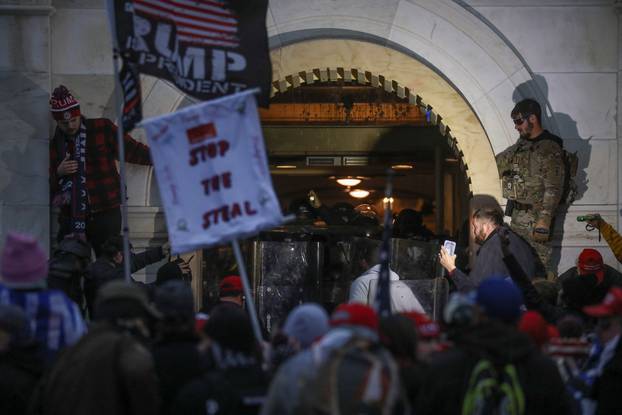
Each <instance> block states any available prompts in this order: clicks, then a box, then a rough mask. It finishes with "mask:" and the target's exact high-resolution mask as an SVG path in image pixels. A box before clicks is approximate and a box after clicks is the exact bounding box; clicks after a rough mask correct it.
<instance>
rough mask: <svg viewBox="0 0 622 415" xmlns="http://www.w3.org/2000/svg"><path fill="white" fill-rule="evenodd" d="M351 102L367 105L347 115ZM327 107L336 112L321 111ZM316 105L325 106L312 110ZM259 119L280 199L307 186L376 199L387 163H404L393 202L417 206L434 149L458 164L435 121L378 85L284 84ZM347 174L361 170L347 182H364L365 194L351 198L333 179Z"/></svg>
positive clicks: (427, 191)
mask: <svg viewBox="0 0 622 415" xmlns="http://www.w3.org/2000/svg"><path fill="white" fill-rule="evenodd" d="M318 104H323V105H322V106H320V105H318ZM326 104H332V105H333V107H327V106H326ZM357 106H358V107H357ZM357 108H358V110H359V112H364V111H366V113H359V114H358V115H357V116H358V117H359V118H358V119H357V120H356V122H352V117H349V115H351V114H352V111H353V110H354V109H357ZM395 108H397V110H393V109H395ZM404 108H408V110H409V111H404ZM412 109H416V111H412ZM331 110H332V111H333V113H334V114H332V115H331V114H328V116H327V115H326V114H327V112H330V111H331ZM292 111H294V113H293V114H292ZM296 111H297V112H298V113H296ZM314 111H322V112H323V113H322V114H320V115H321V117H317V116H314V114H313V112H314ZM327 117H328V120H327ZM330 117H333V118H330ZM292 119H293V120H296V119H297V120H298V122H292ZM262 124H263V131H264V137H265V141H266V148H267V151H268V156H269V162H270V166H271V172H272V179H273V182H274V187H275V190H276V192H277V194H278V196H279V198H280V199H281V200H282V202H283V203H284V204H285V205H287V204H288V203H290V202H291V201H292V200H294V199H300V198H304V197H306V196H307V193H308V192H309V191H310V190H314V191H316V192H317V194H318V195H319V197H320V199H321V200H322V201H323V202H324V203H326V204H327V205H332V204H334V203H337V202H348V203H351V204H353V205H357V204H360V203H369V204H372V205H381V203H382V199H383V198H384V189H385V186H386V172H387V169H388V168H390V167H392V166H395V165H400V164H406V165H408V166H410V167H411V168H410V169H405V170H396V174H395V177H394V180H393V190H394V191H393V194H394V198H395V199H396V206H395V207H396V208H398V207H399V206H398V205H402V206H401V207H416V208H417V207H418V208H419V209H421V204H422V203H424V202H425V203H428V204H429V203H431V200H433V198H434V157H435V151H436V150H435V149H436V148H439V149H440V157H441V160H442V162H443V164H444V166H445V167H444V168H445V169H447V170H448V171H454V170H457V165H456V163H455V160H454V158H455V156H454V155H453V154H451V150H450V149H449V147H448V146H447V143H446V141H445V139H444V137H443V136H442V135H441V134H440V132H439V130H438V127H437V126H435V125H430V124H427V123H426V121H425V115H424V114H421V113H420V111H419V110H418V108H417V107H416V106H414V105H409V104H408V100H407V99H404V98H399V97H398V96H397V95H396V94H395V93H389V92H386V91H385V90H383V89H382V88H375V87H371V86H365V85H344V84H343V83H342V84H335V83H330V84H329V83H325V84H321V83H319V84H318V83H315V84H312V85H304V86H300V87H299V88H293V89H289V90H288V91H286V92H284V93H280V94H276V95H275V96H274V97H273V98H272V100H271V106H270V109H269V110H267V111H266V110H263V111H262ZM349 164H358V165H349ZM277 166H287V167H289V168H287V169H280V168H277ZM294 167H295V168H294ZM349 176H352V177H361V178H362V180H363V181H362V182H361V183H360V184H359V185H357V186H355V187H353V188H352V189H354V188H358V189H364V190H368V191H369V192H370V194H369V196H368V197H366V198H364V199H355V198H353V197H352V196H350V195H349V193H348V190H352V189H348V188H346V187H344V186H341V185H339V184H337V183H336V180H335V179H336V178H339V177H349Z"/></svg>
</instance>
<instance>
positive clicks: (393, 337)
mask: <svg viewBox="0 0 622 415" xmlns="http://www.w3.org/2000/svg"><path fill="white" fill-rule="evenodd" d="M379 331H380V342H381V343H382V344H383V345H384V346H385V347H386V348H387V349H388V350H389V352H391V354H392V355H393V357H394V358H395V360H396V361H397V362H398V363H414V362H416V361H417V357H418V354H417V348H418V335H417V329H416V328H415V324H413V321H412V320H411V319H409V318H408V317H406V316H404V315H401V314H393V315H391V316H389V317H383V318H381V319H380V328H379Z"/></svg>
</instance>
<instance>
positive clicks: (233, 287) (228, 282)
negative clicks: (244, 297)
mask: <svg viewBox="0 0 622 415" xmlns="http://www.w3.org/2000/svg"><path fill="white" fill-rule="evenodd" d="M218 291H219V293H220V296H221V297H228V296H234V295H240V294H242V279H241V278H240V277H238V276H237V275H229V276H227V277H225V278H223V279H222V281H220V284H219V285H218Z"/></svg>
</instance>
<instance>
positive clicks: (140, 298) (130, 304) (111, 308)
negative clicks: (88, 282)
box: [95, 280, 162, 319]
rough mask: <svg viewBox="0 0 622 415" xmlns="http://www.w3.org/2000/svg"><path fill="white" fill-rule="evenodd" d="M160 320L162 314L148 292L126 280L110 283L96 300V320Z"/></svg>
mask: <svg viewBox="0 0 622 415" xmlns="http://www.w3.org/2000/svg"><path fill="white" fill-rule="evenodd" d="M143 316H145V317H147V316H150V317H154V318H160V317H162V314H161V313H160V312H159V311H158V310H156V309H155V308H154V307H153V306H152V305H151V303H150V302H149V297H148V296H147V292H146V290H144V289H143V288H141V287H139V286H138V285H136V284H130V283H127V282H125V281H124V280H114V281H110V282H108V283H106V284H104V286H103V287H102V288H101V289H100V290H99V292H98V293H97V298H96V299H95V318H96V319H117V318H131V317H143Z"/></svg>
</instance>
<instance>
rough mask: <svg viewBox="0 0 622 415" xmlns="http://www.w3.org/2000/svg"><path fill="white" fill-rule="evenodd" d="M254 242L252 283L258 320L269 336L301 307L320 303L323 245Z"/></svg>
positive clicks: (272, 241)
mask: <svg viewBox="0 0 622 415" xmlns="http://www.w3.org/2000/svg"><path fill="white" fill-rule="evenodd" d="M286 236H287V237H286V238H283V240H258V241H254V243H253V263H254V264H253V283H254V287H253V288H254V291H255V301H256V305H257V312H258V315H259V319H260V321H261V323H262V324H263V326H264V328H265V329H266V331H267V332H268V333H271V332H272V331H273V330H274V328H276V327H278V326H279V325H280V324H282V323H283V321H284V320H285V318H286V317H287V314H288V313H289V312H290V311H291V310H292V309H293V308H294V307H295V306H297V305H298V304H302V303H304V302H308V301H315V302H317V301H318V300H319V293H320V284H321V278H320V273H321V264H322V262H323V258H322V257H323V251H322V249H321V244H320V242H318V241H314V240H302V241H300V240H298V241H296V240H292V238H291V237H292V236H294V235H291V234H288V235H286Z"/></svg>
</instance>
